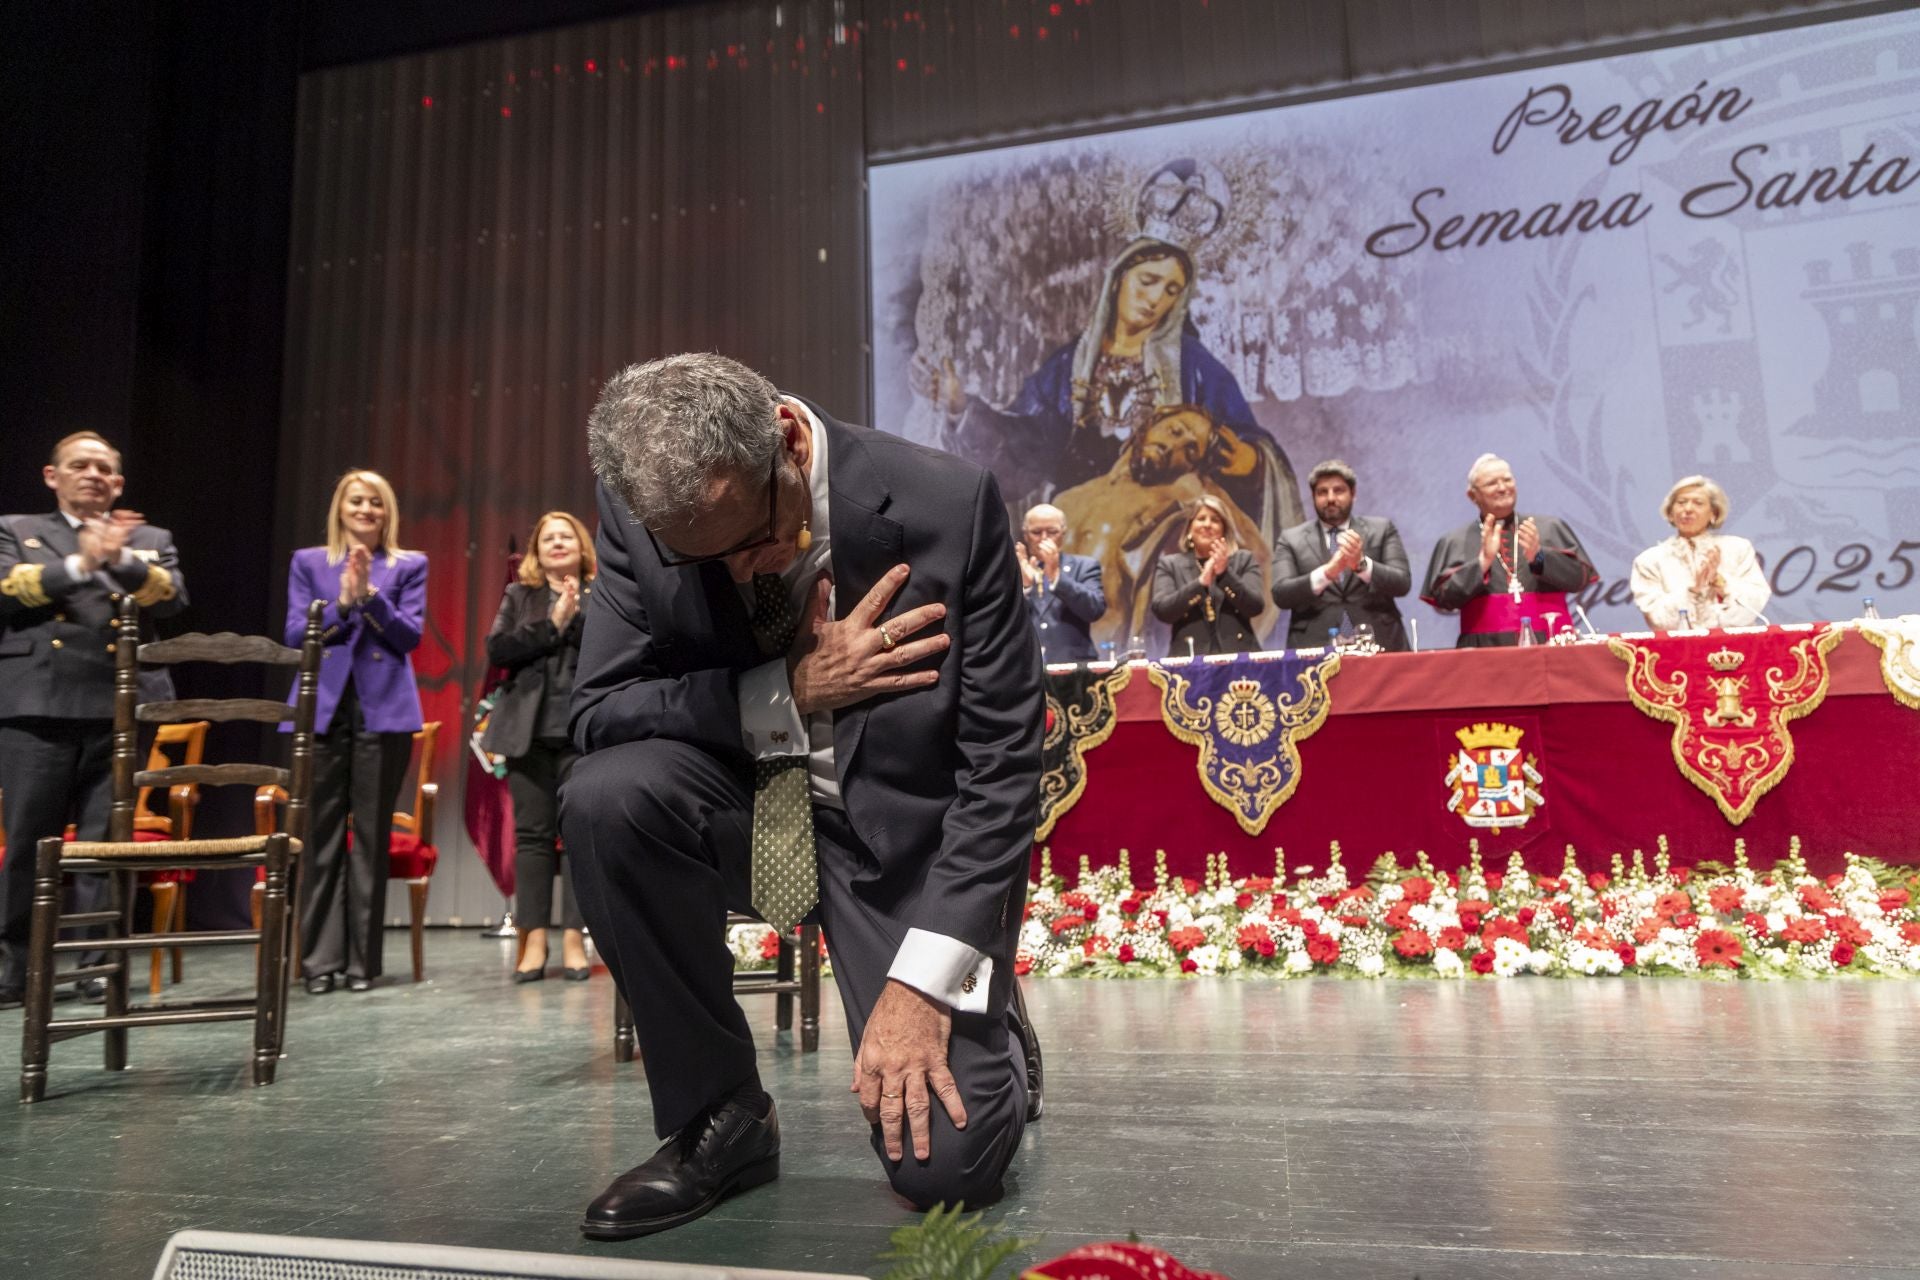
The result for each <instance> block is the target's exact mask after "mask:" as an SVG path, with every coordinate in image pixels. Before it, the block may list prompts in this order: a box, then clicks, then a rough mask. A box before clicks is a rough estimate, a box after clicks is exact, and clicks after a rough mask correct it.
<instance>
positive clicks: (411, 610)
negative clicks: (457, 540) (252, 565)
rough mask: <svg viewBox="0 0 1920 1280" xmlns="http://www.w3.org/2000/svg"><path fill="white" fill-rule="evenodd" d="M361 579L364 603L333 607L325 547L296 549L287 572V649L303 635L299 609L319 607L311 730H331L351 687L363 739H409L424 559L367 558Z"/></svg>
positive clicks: (303, 613)
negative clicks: (369, 591) (369, 589)
mask: <svg viewBox="0 0 1920 1280" xmlns="http://www.w3.org/2000/svg"><path fill="white" fill-rule="evenodd" d="M367 580H368V581H369V582H370V583H372V585H373V588H374V594H373V596H372V598H371V599H369V600H368V601H367V602H366V603H365V604H363V605H359V606H357V607H355V608H352V609H347V610H344V611H343V610H342V609H341V608H340V564H339V562H338V561H329V560H328V559H327V549H326V548H325V547H302V548H300V550H298V551H296V552H294V553H293V563H292V565H291V566H290V567H289V568H288V570H287V643H288V644H290V645H297V644H299V643H300V637H301V636H302V635H303V634H304V633H305V632H306V629H307V606H308V605H309V604H310V603H311V602H313V601H315V600H324V601H326V602H327V607H326V609H325V611H324V612H323V613H322V614H321V615H320V625H321V628H322V631H321V641H322V643H323V644H324V645H325V648H324V650H323V651H322V652H321V655H320V697H319V702H318V705H317V706H316V707H315V708H314V722H313V727H314V731H315V732H316V733H325V732H326V731H327V729H328V727H329V726H330V725H332V724H333V711H334V708H335V707H337V706H339V705H340V695H341V693H342V692H343V691H345V689H346V687H347V681H348V679H349V678H351V679H352V681H353V692H354V696H355V697H357V698H358V699H359V700H360V713H361V714H362V715H364V716H365V717H366V720H367V729H368V731H369V732H371V733H413V732H414V731H415V730H417V729H419V727H420V686H419V685H418V684H417V683H416V682H415V681H414V678H413V657H412V654H413V651H414V650H415V649H417V648H419V647H420V635H421V632H422V631H423V630H425V628H426V625H427V558H426V557H425V556H423V555H421V554H420V553H419V552H418V551H407V552H403V553H402V554H401V555H399V556H397V557H393V556H388V555H387V554H386V553H385V552H381V553H379V554H377V555H375V556H374V558H373V567H372V568H371V569H370V570H369V571H368V574H367Z"/></svg>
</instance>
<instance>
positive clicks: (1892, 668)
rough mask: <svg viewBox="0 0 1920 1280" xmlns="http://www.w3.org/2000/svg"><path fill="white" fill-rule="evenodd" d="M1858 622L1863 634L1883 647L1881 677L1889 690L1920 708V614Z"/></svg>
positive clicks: (1877, 647) (1876, 646)
mask: <svg viewBox="0 0 1920 1280" xmlns="http://www.w3.org/2000/svg"><path fill="white" fill-rule="evenodd" d="M1858 625H1859V629H1860V634H1861V635H1863V636H1865V637H1866V638H1867V640H1868V641H1869V642H1870V643H1871V644H1872V645H1873V646H1874V648H1876V649H1878V650H1880V678H1881V679H1882V680H1884V681H1886V683H1887V692H1888V693H1891V694H1892V695H1893V696H1894V697H1895V698H1896V699H1897V700H1899V701H1900V702H1902V703H1904V704H1905V705H1907V706H1909V707H1912V708H1913V709H1914V710H1916V711H1920V614H1911V613H1907V614H1902V615H1901V616H1900V617H1898V618H1887V619H1882V620H1879V621H1873V622H1861V623H1859V624H1858Z"/></svg>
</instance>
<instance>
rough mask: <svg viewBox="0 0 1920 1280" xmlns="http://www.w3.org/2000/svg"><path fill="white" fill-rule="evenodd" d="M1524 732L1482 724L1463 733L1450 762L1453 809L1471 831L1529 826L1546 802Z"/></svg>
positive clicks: (1449, 804)
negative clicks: (1526, 748)
mask: <svg viewBox="0 0 1920 1280" xmlns="http://www.w3.org/2000/svg"><path fill="white" fill-rule="evenodd" d="M1525 735H1526V731H1525V730H1524V729H1520V728H1518V727H1516V726H1514V725H1510V724H1499V723H1488V722H1485V721H1482V722H1480V723H1477V724H1471V725H1468V726H1467V727H1466V728H1464V729H1460V730H1457V731H1456V732H1455V733H1454V737H1456V738H1458V739H1459V740H1460V750H1459V751H1458V752H1457V753H1455V754H1454V755H1453V756H1452V758H1451V759H1450V760H1449V762H1448V766H1447V777H1446V783H1447V786H1448V787H1450V788H1451V789H1452V790H1451V794H1449V795H1448V797H1447V808H1448V809H1449V810H1450V811H1451V812H1452V813H1454V814H1455V815H1457V816H1458V817H1459V819H1460V820H1461V821H1462V822H1464V823H1466V824H1467V825H1468V826H1470V827H1478V828H1481V829H1483V830H1494V829H1499V828H1503V827H1524V826H1526V825H1527V823H1528V822H1529V821H1530V820H1531V819H1532V818H1533V814H1534V811H1535V810H1536V809H1538V808H1539V807H1540V806H1541V805H1543V804H1545V803H1546V798H1545V797H1544V796H1542V795H1541V794H1540V788H1541V786H1542V784H1543V779H1542V778H1541V775H1540V768H1539V764H1540V762H1539V761H1538V760H1537V759H1535V758H1534V757H1533V756H1530V755H1527V754H1526V753H1525V752H1523V751H1522V750H1521V747H1520V740H1521V738H1523V737H1524V736H1525Z"/></svg>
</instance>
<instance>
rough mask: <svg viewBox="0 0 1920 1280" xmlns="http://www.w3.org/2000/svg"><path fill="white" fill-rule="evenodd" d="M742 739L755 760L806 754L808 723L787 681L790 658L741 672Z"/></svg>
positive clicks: (776, 659)
mask: <svg viewBox="0 0 1920 1280" xmlns="http://www.w3.org/2000/svg"><path fill="white" fill-rule="evenodd" d="M740 738H741V741H742V742H744V743H745V744H746V748H747V750H748V751H749V752H751V753H752V754H753V758H754V759H756V760H765V759H768V758H769V757H772V756H803V755H806V754H807V749H808V748H807V726H806V723H805V722H804V721H803V720H802V719H801V718H800V705H799V704H798V703H796V702H795V701H794V700H793V686H792V685H791V684H789V683H788V681H787V660H786V659H785V658H775V659H773V660H772V661H771V662H763V663H761V664H760V665H759V666H757V667H754V668H753V669H752V670H750V671H743V672H741V673H740Z"/></svg>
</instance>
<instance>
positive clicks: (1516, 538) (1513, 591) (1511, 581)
mask: <svg viewBox="0 0 1920 1280" xmlns="http://www.w3.org/2000/svg"><path fill="white" fill-rule="evenodd" d="M1507 594H1508V595H1509V596H1511V597H1513V602H1514V603H1515V604H1519V603H1520V597H1521V595H1522V594H1524V593H1523V592H1522V591H1521V590H1520V518H1519V517H1518V516H1515V517H1514V519H1513V559H1512V560H1511V561H1510V562H1509V563H1508V565H1507Z"/></svg>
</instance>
